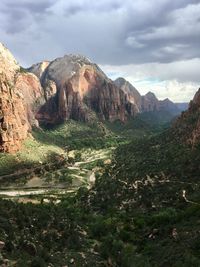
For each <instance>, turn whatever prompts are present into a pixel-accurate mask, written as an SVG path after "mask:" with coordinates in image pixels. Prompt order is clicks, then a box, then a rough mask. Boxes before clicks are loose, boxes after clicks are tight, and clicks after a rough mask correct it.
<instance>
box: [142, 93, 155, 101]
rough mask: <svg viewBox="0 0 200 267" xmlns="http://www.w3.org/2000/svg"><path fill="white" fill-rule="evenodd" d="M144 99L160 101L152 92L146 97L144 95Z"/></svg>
mask: <svg viewBox="0 0 200 267" xmlns="http://www.w3.org/2000/svg"><path fill="white" fill-rule="evenodd" d="M144 97H145V98H147V99H149V100H153V101H158V99H157V97H156V96H155V94H154V93H152V92H150V91H149V92H148V93H147V94H146V95H144Z"/></svg>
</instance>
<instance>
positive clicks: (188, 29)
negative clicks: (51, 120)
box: [0, 0, 200, 102]
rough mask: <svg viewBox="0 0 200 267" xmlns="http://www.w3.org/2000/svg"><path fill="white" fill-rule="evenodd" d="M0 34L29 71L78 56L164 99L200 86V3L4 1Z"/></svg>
mask: <svg viewBox="0 0 200 267" xmlns="http://www.w3.org/2000/svg"><path fill="white" fill-rule="evenodd" d="M0 37H1V40H0V41H1V42H3V43H4V44H5V45H6V46H7V47H8V48H9V49H10V50H11V51H12V53H13V54H14V56H15V57H16V58H17V60H18V61H19V63H20V64H21V65H23V66H29V65H32V64H33V63H36V62H38V61H42V60H45V59H47V60H52V59H54V58H56V57H59V56H63V55H64V54H68V53H75V54H83V55H85V56H87V57H89V58H90V59H91V60H92V61H94V62H96V63H97V64H99V65H100V66H101V68H102V69H103V70H104V71H105V72H106V73H107V74H108V76H109V77H110V78H112V79H115V78H117V77H118V76H123V77H124V78H126V79H127V80H129V81H130V82H131V83H132V84H133V85H134V86H135V87H136V88H137V89H138V90H139V91H140V92H141V93H142V94H144V93H146V92H148V91H153V92H154V93H156V95H157V96H158V97H159V98H160V99H163V98H166V97H169V98H171V99H172V100H174V101H178V102H180V101H189V100H190V99H191V98H192V97H193V95H194V93H195V91H196V90H197V89H198V87H199V86H200V73H199V72H200V0H123V1H122V0H121V1H118V0H98V1H91V0H1V1H0Z"/></svg>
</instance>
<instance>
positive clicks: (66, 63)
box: [28, 55, 136, 124]
mask: <svg viewBox="0 0 200 267" xmlns="http://www.w3.org/2000/svg"><path fill="white" fill-rule="evenodd" d="M41 66H44V63H39V64H36V65H34V66H33V67H31V68H29V69H28V70H29V71H31V72H33V73H34V74H35V75H37V76H38V78H40V81H41V84H42V87H43V88H44V92H45V98H46V104H45V105H43V106H42V107H41V109H40V110H39V112H38V113H37V115H36V118H37V119H38V120H39V121H40V123H44V124H55V123H60V122H63V121H66V120H68V119H75V120H81V121H89V120H90V119H91V113H95V114H97V115H98V117H99V118H100V119H102V120H109V121H115V120H121V121H123V122H124V121H126V120H127V119H128V117H129V116H134V115H135V113H136V105H135V104H134V103H132V102H130V101H129V98H128V96H127V94H125V93H124V92H123V91H122V90H121V89H119V88H118V87H117V86H116V85H115V84H114V83H113V82H112V81H111V80H110V79H108V78H107V76H106V75H105V74H104V73H103V72H102V70H101V69H100V68H99V67H98V66H97V65H96V64H93V63H91V61H90V60H88V59H87V58H85V57H83V56H78V55H66V56H64V57H62V58H58V59H56V60H54V61H52V62H50V63H48V64H46V65H45V67H44V68H42V67H41ZM42 69H43V71H41V70H42Z"/></svg>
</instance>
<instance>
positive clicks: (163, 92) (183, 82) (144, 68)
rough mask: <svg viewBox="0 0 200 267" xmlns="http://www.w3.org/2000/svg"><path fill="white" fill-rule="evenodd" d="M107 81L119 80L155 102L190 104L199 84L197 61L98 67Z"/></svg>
mask: <svg viewBox="0 0 200 267" xmlns="http://www.w3.org/2000/svg"><path fill="white" fill-rule="evenodd" d="M101 67H102V69H103V70H104V72H105V73H107V74H108V76H109V77H110V78H111V79H116V78H117V77H119V76H122V77H124V78H125V79H127V80H128V81H129V82H131V83H132V84H133V85H134V86H135V87H136V88H137V89H138V90H139V92H140V93H141V94H145V93H147V92H148V91H152V92H154V93H155V94H156V95H157V96H158V98H160V99H164V98H167V97H168V98H170V99H171V100H173V101H177V102H185V101H190V100H191V99H192V98H193V96H194V94H195V92H196V91H197V89H198V87H199V84H200V77H199V69H200V59H191V60H186V61H178V62H172V63H165V64H164V63H163V64H160V63H148V64H140V65H135V64H130V65H123V66H112V65H111V66H110V65H102V66H101Z"/></svg>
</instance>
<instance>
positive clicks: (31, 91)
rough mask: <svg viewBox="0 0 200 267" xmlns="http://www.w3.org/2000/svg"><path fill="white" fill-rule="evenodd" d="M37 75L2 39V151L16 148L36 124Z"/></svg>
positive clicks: (0, 59) (0, 76) (39, 94)
mask: <svg viewBox="0 0 200 267" xmlns="http://www.w3.org/2000/svg"><path fill="white" fill-rule="evenodd" d="M42 95H43V93H42V88H41V86H40V83H39V80H38V78H37V77H36V76H35V75H33V74H30V73H22V69H21V68H20V66H19V65H18V63H17V62H16V60H15V59H14V57H13V56H12V54H11V53H10V52H9V51H8V49H7V48H5V46H4V45H3V44H1V43H0V151H1V152H15V151H17V150H18V149H19V148H20V146H21V143H22V141H23V140H24V139H25V138H26V137H27V135H28V132H29V131H30V130H31V127H32V125H34V124H37V121H36V119H35V115H34V112H35V111H36V110H37V107H38V105H40V104H41V103H42V102H43V101H42V98H43V97H42Z"/></svg>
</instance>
